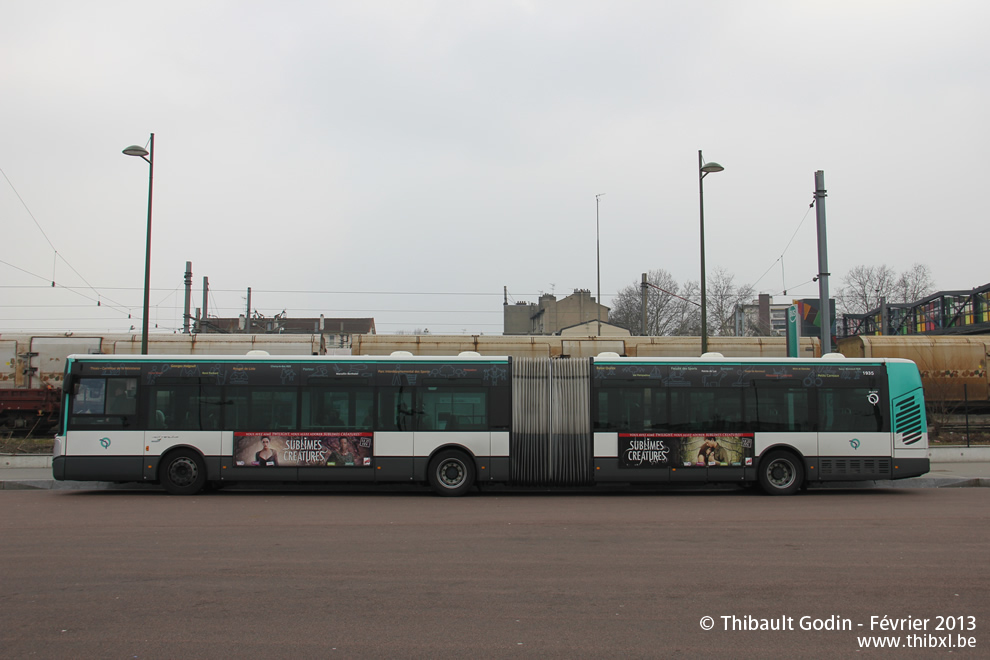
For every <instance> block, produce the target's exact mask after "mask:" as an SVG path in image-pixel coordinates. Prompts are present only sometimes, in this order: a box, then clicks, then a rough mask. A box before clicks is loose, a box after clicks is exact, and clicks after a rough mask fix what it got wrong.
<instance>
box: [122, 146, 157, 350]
mask: <svg viewBox="0 0 990 660" xmlns="http://www.w3.org/2000/svg"><path fill="white" fill-rule="evenodd" d="M150 146H151V151H148V150H147V149H145V148H144V147H139V146H138V145H136V144H132V145H131V146H129V147H127V148H126V149H124V152H123V153H124V154H125V155H127V156H138V157H139V158H143V159H144V160H146V161H148V164H149V165H150V166H151V168H150V169H149V170H148V239H147V242H146V244H145V249H144V315H143V318H142V320H141V355H147V354H148V316H149V315H150V307H151V193H152V191H153V190H154V182H155V134H154V133H152V134H151V144H150Z"/></svg>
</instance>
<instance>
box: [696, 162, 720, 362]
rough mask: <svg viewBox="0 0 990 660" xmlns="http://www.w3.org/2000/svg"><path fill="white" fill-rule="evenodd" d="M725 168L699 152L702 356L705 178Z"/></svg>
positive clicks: (704, 330) (704, 339) (704, 341)
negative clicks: (707, 159) (709, 161)
mask: <svg viewBox="0 0 990 660" xmlns="http://www.w3.org/2000/svg"><path fill="white" fill-rule="evenodd" d="M724 169H725V168H724V167H722V166H721V165H719V164H718V163H706V162H705V159H704V158H703V157H702V155H701V150H700V149H699V150H698V196H699V198H700V202H701V354H702V355H704V354H705V353H707V352H708V299H707V297H706V295H705V291H706V289H705V186H704V184H703V183H702V182H703V181H704V179H705V177H706V176H707V175H709V174H711V173H712V172H721V171H722V170H724Z"/></svg>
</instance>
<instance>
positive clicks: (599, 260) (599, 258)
mask: <svg viewBox="0 0 990 660" xmlns="http://www.w3.org/2000/svg"><path fill="white" fill-rule="evenodd" d="M604 195H605V193H599V194H597V195H595V254H596V262H597V264H598V301H597V302H598V307H597V308H596V310H597V312H598V313H597V315H596V316H597V317H598V336H599V337H601V336H602V234H601V229H600V225H599V223H598V202H599V200H600V199H601V198H602V197H603V196H604Z"/></svg>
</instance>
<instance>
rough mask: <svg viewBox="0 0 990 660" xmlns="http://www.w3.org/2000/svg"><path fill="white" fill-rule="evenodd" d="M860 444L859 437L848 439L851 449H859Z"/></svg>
mask: <svg viewBox="0 0 990 660" xmlns="http://www.w3.org/2000/svg"><path fill="white" fill-rule="evenodd" d="M860 444H861V443H860V441H859V438H853V439H852V440H850V441H849V446H850V447H852V448H853V449H859V446H860Z"/></svg>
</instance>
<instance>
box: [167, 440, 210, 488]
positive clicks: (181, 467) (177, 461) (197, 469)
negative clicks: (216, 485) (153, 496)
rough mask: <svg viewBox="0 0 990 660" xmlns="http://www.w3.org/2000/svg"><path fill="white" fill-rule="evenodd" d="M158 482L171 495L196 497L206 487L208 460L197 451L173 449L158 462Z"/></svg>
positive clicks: (184, 448) (183, 448) (185, 448)
mask: <svg viewBox="0 0 990 660" xmlns="http://www.w3.org/2000/svg"><path fill="white" fill-rule="evenodd" d="M158 480H159V482H161V484H162V486H164V487H165V490H166V491H168V492H169V494H171V495H195V494H196V493H199V492H200V491H202V490H203V489H204V488H205V487H206V483H207V480H206V460H205V459H204V458H203V455H202V454H200V453H199V452H198V451H196V450H195V449H190V448H187V447H182V448H178V449H172V450H170V451H169V452H168V453H166V454H165V455H164V456H162V458H161V460H159V462H158Z"/></svg>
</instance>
